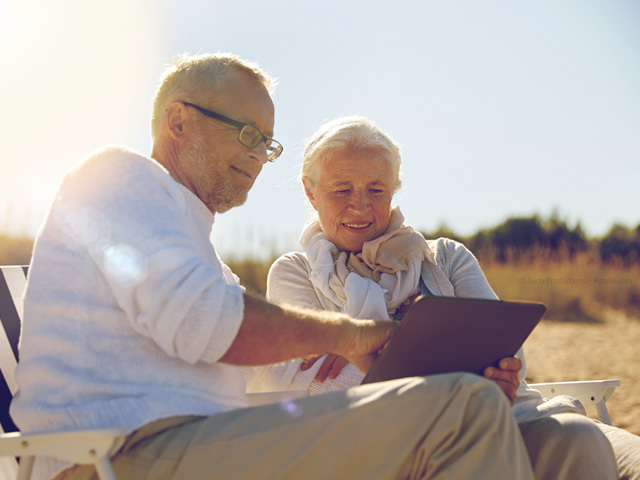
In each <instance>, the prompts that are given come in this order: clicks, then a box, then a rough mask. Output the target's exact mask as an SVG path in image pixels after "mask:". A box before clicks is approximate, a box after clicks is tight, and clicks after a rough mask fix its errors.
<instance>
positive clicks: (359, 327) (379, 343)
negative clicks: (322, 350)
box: [334, 320, 398, 373]
mask: <svg viewBox="0 0 640 480" xmlns="http://www.w3.org/2000/svg"><path fill="white" fill-rule="evenodd" d="M351 324H352V335H351V340H350V341H349V342H348V343H346V344H345V347H344V348H345V349H344V350H341V351H339V352H334V353H338V354H341V355H342V356H343V357H345V358H346V359H347V361H349V362H350V363H351V364H353V366H354V367H356V368H357V369H358V370H360V371H361V372H362V373H367V372H368V371H369V368H371V365H372V364H373V361H374V360H375V359H376V358H377V357H378V354H379V353H380V352H381V351H382V349H383V348H384V346H385V345H386V344H387V342H388V341H389V339H390V338H391V335H393V331H394V329H395V328H396V327H397V326H398V324H397V323H396V322H389V321H379V322H376V321H373V320H353V321H352V322H351Z"/></svg>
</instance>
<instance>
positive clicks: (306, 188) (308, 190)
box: [302, 178, 318, 211]
mask: <svg viewBox="0 0 640 480" xmlns="http://www.w3.org/2000/svg"><path fill="white" fill-rule="evenodd" d="M302 184H303V185H304V193H306V194H307V198H308V199H309V202H311V205H312V206H313V208H314V210H316V211H318V207H316V197H315V196H314V195H313V191H312V190H311V187H309V183H308V182H307V180H306V179H304V178H303V179H302Z"/></svg>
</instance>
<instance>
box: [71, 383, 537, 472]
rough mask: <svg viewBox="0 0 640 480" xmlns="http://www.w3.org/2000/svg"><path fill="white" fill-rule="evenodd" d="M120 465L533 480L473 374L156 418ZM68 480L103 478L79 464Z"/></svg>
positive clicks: (508, 422) (497, 398)
mask: <svg viewBox="0 0 640 480" xmlns="http://www.w3.org/2000/svg"><path fill="white" fill-rule="evenodd" d="M112 463H113V466H114V470H115V472H116V475H117V477H118V479H119V480H142V479H153V480H165V479H167V480H168V479H174V480H185V479H189V480H197V479H233V480H243V479H246V480H249V479H250V480H269V479H290V480H300V479H305V480H312V479H317V480H333V479H349V480H358V479H363V480H364V479H367V480H371V479H376V480H377V479H455V480H464V479H473V480H478V479H491V480H501V479H505V480H507V479H508V480H517V479H526V480H532V479H533V478H534V477H533V473H532V470H531V466H530V463H529V458H528V456H527V451H526V449H525V446H524V443H523V441H522V437H521V435H520V431H519V429H518V426H517V425H516V423H515V420H514V418H513V415H512V413H511V409H510V407H509V405H508V403H507V401H506V399H505V396H504V394H503V393H502V392H501V391H500V390H499V389H498V387H496V385H495V384H493V382H489V381H487V380H484V379H482V378H480V377H477V376H473V375H467V374H452V375H437V376H432V377H427V378H409V379H401V380H394V381H391V382H384V383H378V384H371V385H363V386H360V387H355V388H352V389H349V390H346V391H343V392H336V393H331V394H326V395H319V396H315V397H309V398H304V399H300V400H296V401H291V402H285V403H282V404H274V405H268V406H264V407H255V408H247V409H241V410H235V411H232V412H228V413H224V414H218V415H214V416H211V417H206V418H203V417H186V418H185V417H182V418H173V419H168V420H164V421H159V422H154V423H152V424H150V425H147V426H145V427H143V428H142V429H140V430H138V431H137V432H134V433H133V434H131V435H130V436H129V437H128V438H127V441H126V442H125V444H124V445H123V446H122V448H121V449H120V451H119V452H118V453H117V454H116V455H115V456H114V457H113V460H112ZM59 478H64V479H65V480H80V479H87V478H96V477H95V476H94V472H93V471H92V468H90V467H87V466H75V467H73V468H72V469H70V470H67V471H66V472H64V473H63V474H61V475H60V477H59Z"/></svg>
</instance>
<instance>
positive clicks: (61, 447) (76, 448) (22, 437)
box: [0, 428, 125, 464]
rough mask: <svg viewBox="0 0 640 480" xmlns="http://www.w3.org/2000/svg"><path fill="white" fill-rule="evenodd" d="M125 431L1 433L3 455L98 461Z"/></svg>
mask: <svg viewBox="0 0 640 480" xmlns="http://www.w3.org/2000/svg"><path fill="white" fill-rule="evenodd" d="M124 435H125V430H124V429H122V428H107V429H91V430H71V431H67V432H52V433H28V434H23V433H19V432H13V433H5V434H3V435H0V456H16V457H23V456H32V455H44V456H48V457H54V458H58V459H60V460H65V461H67V462H70V463H85V464H86V463H96V462H97V461H98V460H99V459H101V458H103V457H105V456H107V455H108V454H109V453H112V452H111V449H112V448H113V447H114V446H115V444H116V442H117V441H118V440H120V439H121V438H122V437H123V436H124Z"/></svg>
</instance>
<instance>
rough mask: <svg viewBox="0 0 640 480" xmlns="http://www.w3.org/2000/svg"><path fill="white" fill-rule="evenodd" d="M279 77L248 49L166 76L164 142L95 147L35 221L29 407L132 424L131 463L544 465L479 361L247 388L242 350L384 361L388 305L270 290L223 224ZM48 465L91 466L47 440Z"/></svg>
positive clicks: (245, 185) (353, 471) (245, 177)
mask: <svg viewBox="0 0 640 480" xmlns="http://www.w3.org/2000/svg"><path fill="white" fill-rule="evenodd" d="M270 88H271V80H270V79H269V77H268V76H267V75H266V74H264V73H263V72H262V71H261V70H260V69H259V68H258V67H257V66H256V65H254V64H251V63H249V62H246V61H242V60H240V59H239V58H237V57H235V56H233V55H203V56H197V57H185V58H183V59H181V60H180V61H179V62H178V63H177V64H176V65H175V66H173V67H172V68H171V69H169V71H168V72H167V73H166V75H165V76H164V78H163V80H162V83H161V85H160V87H159V89H158V92H157V94H156V98H155V102H154V113H153V120H152V136H153V151H152V153H151V157H150V158H149V157H146V156H143V155H141V154H138V153H136V152H133V151H131V150H127V149H125V148H121V147H111V148H107V149H104V150H102V151H99V152H97V153H96V154H94V155H93V156H92V157H91V158H89V159H88V160H87V161H85V162H83V163H82V164H81V165H80V166H78V168H76V169H75V170H73V171H71V172H69V174H68V175H67V176H66V177H65V179H64V181H63V183H62V185H61V186H60V189H59V191H58V194H57V196H56V198H55V200H54V202H53V205H52V207H51V210H50V212H49V214H48V216H47V219H46V220H45V223H44V225H43V227H42V229H41V231H40V233H39V236H38V238H37V240H36V244H35V249H34V255H33V261H32V264H31V269H30V274H29V280H28V285H27V290H26V294H25V304H24V325H23V336H22V340H21V347H20V364H19V366H18V370H17V379H18V382H19V387H20V390H19V393H18V394H17V396H16V397H15V399H14V402H13V404H12V409H11V412H12V415H13V417H14V419H15V421H16V423H17V424H18V426H19V427H20V428H21V430H23V431H57V430H65V429H73V428H90V427H108V426H123V427H124V428H126V430H127V431H128V432H129V435H128V436H127V437H126V439H124V440H123V442H122V443H121V445H119V446H118V449H117V451H114V452H113V455H112V463H113V465H114V469H115V470H116V474H117V476H118V478H120V479H136V480H137V479H141V478H152V479H159V478H162V479H165V478H166V479H169V478H172V479H190V480H192V479H200V478H202V479H205V478H207V479H211V478H234V479H243V478H247V479H249V478H251V479H256V478H260V479H271V478H288V479H300V478H317V479H327V478H349V479H360V478H362V479H364V478H380V479H384V478H435V477H437V478H445V477H446V478H456V479H466V478H469V479H471V478H474V479H477V478H491V479H500V478H505V479H507V478H508V479H515V478H518V479H520V478H523V479H530V478H533V477H532V472H531V467H530V466H529V461H528V457H527V453H526V450H525V449H524V446H523V443H522V440H521V438H520V434H519V432H518V428H517V426H516V424H515V421H514V419H513V416H512V415H511V412H510V409H509V404H508V402H507V400H506V398H505V397H504V395H502V393H501V392H500V390H499V389H498V388H497V387H495V386H494V385H493V384H492V383H491V382H488V381H486V380H483V379H481V378H478V377H473V376H468V375H447V376H437V377H433V378H428V379H425V378H414V379H404V380H399V381H394V382H387V383H381V384H373V385H368V386H361V387H356V388H354V389H351V390H348V391H346V392H338V393H335V394H329V395H324V396H318V397H314V398H306V399H302V400H299V401H297V402H295V403H288V404H286V405H284V406H283V405H280V404H274V405H269V406H264V407H255V408H245V407H246V406H247V403H246V402H247V400H246V394H245V384H244V380H243V376H242V374H241V373H240V371H239V369H238V367H237V366H238V365H260V364H267V363H274V362H278V361H283V360H287V359H293V358H297V357H301V356H306V355H310V354H319V353H324V352H335V353H337V354H340V355H343V356H345V357H346V358H348V359H349V360H350V361H351V362H352V363H353V364H354V365H356V366H357V367H358V368H360V369H362V370H366V369H367V368H368V367H369V365H370V364H371V362H372V360H373V359H374V358H375V356H376V352H378V351H379V349H380V348H381V347H382V346H383V345H384V343H385V342H386V341H387V340H388V338H389V336H390V334H391V331H390V327H389V323H388V322H384V323H376V322H374V321H367V320H354V319H351V318H349V317H346V316H344V315H341V314H337V313H330V312H324V313H323V312H312V311H304V310H299V309H294V308H291V307H286V306H283V305H281V306H278V305H273V304H269V303H267V302H265V301H264V300H262V299H259V298H256V297H252V296H250V295H248V294H246V293H244V291H243V290H242V288H241V287H240V286H238V281H237V277H235V276H234V275H233V273H232V272H231V271H230V269H229V268H228V267H227V266H226V265H225V264H224V263H222V261H221V260H220V259H219V257H218V256H217V254H216V252H215V250H214V248H213V246H212V245H211V243H210V232H211V228H212V226H213V222H214V216H215V214H216V213H223V212H226V211H227V210H229V209H230V208H232V207H234V206H238V205H241V204H242V203H243V202H244V201H245V199H246V197H247V193H248V191H249V190H250V188H251V187H252V185H253V183H254V181H255V180H256V177H257V176H258V174H259V173H260V171H261V169H262V167H263V166H264V164H265V163H266V162H268V161H274V160H275V159H276V158H277V157H278V156H279V155H280V153H281V152H282V146H281V145H280V144H279V143H278V142H277V141H275V140H274V139H273V138H271V136H272V135H273V128H274V107H273V104H272V101H271V98H270ZM36 474H37V475H38V476H39V478H51V477H53V476H57V478H65V479H80V478H91V476H92V475H93V472H92V470H91V469H90V468H89V467H84V466H77V465H76V466H70V465H65V464H63V463H59V462H57V461H54V460H53V459H48V458H39V459H37V462H36Z"/></svg>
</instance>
